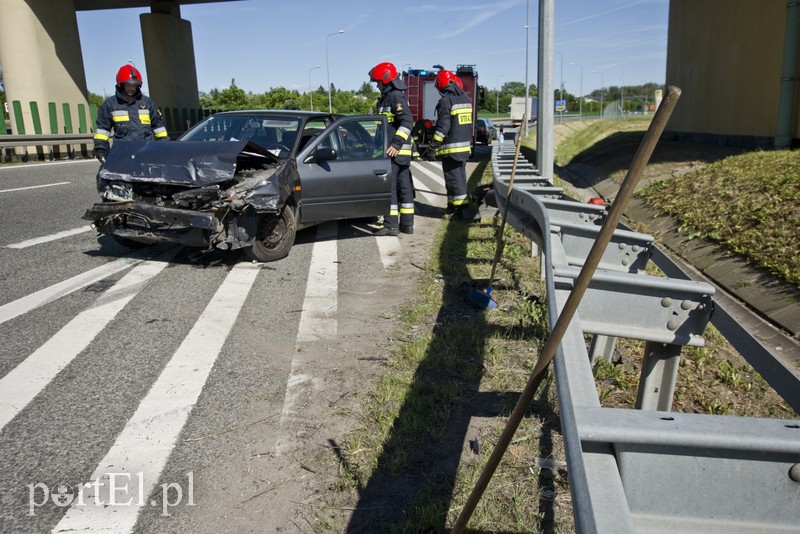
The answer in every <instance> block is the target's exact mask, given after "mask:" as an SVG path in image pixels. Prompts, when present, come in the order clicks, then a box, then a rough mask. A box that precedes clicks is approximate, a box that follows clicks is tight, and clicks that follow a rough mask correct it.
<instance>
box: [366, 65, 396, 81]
mask: <svg viewBox="0 0 800 534" xmlns="http://www.w3.org/2000/svg"><path fill="white" fill-rule="evenodd" d="M395 78H397V69H396V68H395V66H394V65H393V64H391V63H388V62H384V63H378V64H377V65H375V66H374V67H372V68H371V69H370V71H369V79H370V80H371V81H373V82H383V83H389V82H390V81H392V80H394V79H395Z"/></svg>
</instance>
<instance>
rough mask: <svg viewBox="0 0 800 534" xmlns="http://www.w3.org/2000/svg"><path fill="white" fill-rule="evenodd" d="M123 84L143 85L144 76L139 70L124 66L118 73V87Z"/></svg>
mask: <svg viewBox="0 0 800 534" xmlns="http://www.w3.org/2000/svg"><path fill="white" fill-rule="evenodd" d="M123 83H130V84H133V85H142V74H141V73H140V72H139V69H137V68H136V67H134V66H133V65H124V66H123V67H120V69H119V71H117V85H122V84H123Z"/></svg>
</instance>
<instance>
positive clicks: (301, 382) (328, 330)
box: [275, 222, 339, 454]
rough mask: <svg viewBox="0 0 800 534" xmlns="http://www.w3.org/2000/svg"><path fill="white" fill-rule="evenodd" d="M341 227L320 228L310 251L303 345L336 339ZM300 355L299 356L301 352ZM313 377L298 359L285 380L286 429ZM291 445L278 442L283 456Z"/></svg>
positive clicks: (283, 416) (299, 338) (300, 329)
mask: <svg viewBox="0 0 800 534" xmlns="http://www.w3.org/2000/svg"><path fill="white" fill-rule="evenodd" d="M337 233H338V224H337V223H336V222H328V223H325V224H322V225H320V226H319V227H318V228H317V237H316V240H315V241H314V248H313V250H312V252H311V265H310V266H309V269H308V281H307V282H306V296H305V298H304V300H303V314H302V315H301V316H300V324H299V325H298V328H297V341H296V343H297V344H298V345H300V344H301V343H305V342H309V341H319V340H326V339H328V340H334V339H335V338H336V335H337V332H338V326H337V319H336V310H337V308H338V292H339V269H338V263H337V261H338V258H339V253H338V243H337V241H336V236H337ZM298 354H299V353H298ZM313 380H314V378H313V377H312V376H310V375H308V374H305V373H304V372H303V362H302V361H300V359H299V358H298V357H297V356H295V357H294V358H292V367H291V370H290V371H289V378H288V379H287V381H286V393H285V395H284V399H283V410H282V411H281V419H280V423H281V425H282V426H285V425H286V424H287V423H288V422H289V421H290V420H291V419H292V417H293V416H294V414H295V412H296V407H297V406H298V404H299V402H298V401H299V400H300V399H301V398H302V397H304V396H305V394H307V393H308V390H309V388H312V387H313ZM287 445H288V442H286V441H284V440H279V441H278V443H277V444H276V446H275V450H276V453H278V454H280V453H281V452H282V450H283V449H284V448H285V447H286V446H287Z"/></svg>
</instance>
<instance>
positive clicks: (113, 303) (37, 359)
mask: <svg viewBox="0 0 800 534" xmlns="http://www.w3.org/2000/svg"><path fill="white" fill-rule="evenodd" d="M172 255H174V252H173V254H172ZM172 255H170V257H167V258H163V261H147V262H145V263H143V264H141V265H139V266H137V267H136V268H134V269H133V270H132V271H131V272H129V273H128V274H126V275H125V276H124V277H123V278H122V279H121V280H120V281H119V282H117V283H116V284H114V286H113V287H111V288H109V289H108V291H106V292H105V293H103V295H101V296H100V298H98V299H97V300H96V301H95V303H94V304H93V305H92V306H91V307H90V308H88V309H87V310H84V311H82V312H81V313H79V314H78V315H77V316H75V318H74V319H72V320H71V321H70V322H68V323H67V324H66V325H64V327H63V328H62V329H61V330H59V331H58V333H56V335H54V336H53V337H51V338H50V339H49V340H48V341H47V342H46V343H45V344H44V345H42V346H41V347H39V348H38V349H37V350H36V351H35V352H34V353H33V354H31V355H30V356H28V357H27V358H25V360H24V361H23V362H22V363H21V364H19V365H18V366H16V367H15V368H14V369H13V370H12V371H11V372H9V373H8V374H7V375H6V376H4V377H3V378H2V379H0V430H2V429H3V427H5V426H6V424H8V422H9V421H11V420H12V419H13V418H14V417H16V415H17V414H18V413H19V412H21V411H22V409H23V408H25V406H27V405H28V403H29V402H30V401H31V400H33V398H34V397H36V395H38V394H39V393H40V392H41V391H42V390H43V389H44V388H45V387H46V386H47V384H49V383H50V382H51V381H52V380H53V378H55V376H56V375H57V374H58V373H60V372H61V370H62V369H64V368H65V367H66V366H67V365H68V364H69V363H70V362H71V361H72V360H73V359H75V357H76V356H77V355H78V354H80V352H81V351H82V350H83V349H85V348H86V347H87V346H88V345H89V343H91V342H92V340H93V339H94V338H95V337H96V336H97V334H99V333H100V331H101V330H102V329H103V328H105V326H106V325H107V324H108V323H109V322H111V320H112V319H114V317H116V315H117V314H118V313H119V312H120V310H122V309H123V308H124V307H125V305H126V304H128V302H130V301H131V299H132V298H133V297H135V296H136V295H137V294H138V293H139V291H141V290H142V288H143V287H144V286H145V284H147V282H148V281H149V280H150V279H152V278H153V277H154V276H156V275H157V274H158V273H160V272H161V271H162V270H163V269H164V267H166V266H167V263H168V261H169V259H171V256H172Z"/></svg>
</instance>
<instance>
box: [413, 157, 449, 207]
mask: <svg viewBox="0 0 800 534" xmlns="http://www.w3.org/2000/svg"><path fill="white" fill-rule="evenodd" d="M411 165H412V167H413V171H412V172H421V173H422V174H424V175H425V176H427V177H428V178H431V179H433V180H435V181H436V183H437V184H438V183H442V184H443V182H442V180H444V178H442V176H440V175H437V174H436V173H434V172H433V171H431V170H430V169H428V168H427V167H425V166H424V165H422V164H421V163H417V162H412V164H411ZM420 181H421V180H420ZM417 194H419V195H421V196H422V197H423V198H424V199H425V203H426V204H428V205H429V206H437V207H444V206H445V205H446V204H447V202H446V201H445V200H444V198H443V197H441V196H439V195H431V194H429V192H427V191H426V190H425V189H420V188H417Z"/></svg>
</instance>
